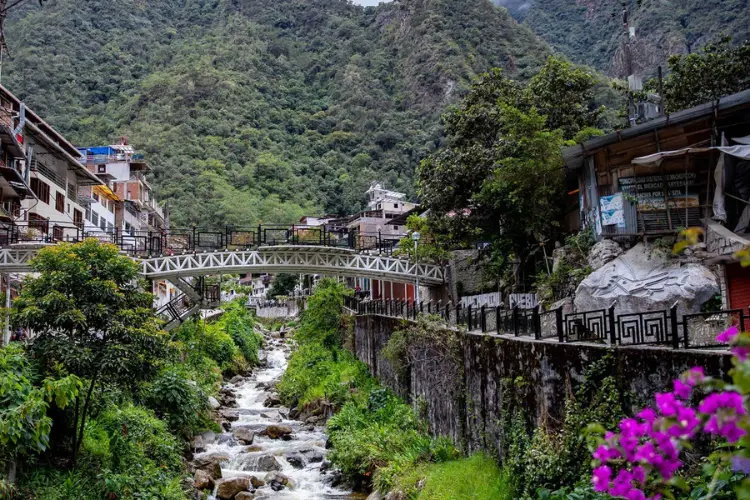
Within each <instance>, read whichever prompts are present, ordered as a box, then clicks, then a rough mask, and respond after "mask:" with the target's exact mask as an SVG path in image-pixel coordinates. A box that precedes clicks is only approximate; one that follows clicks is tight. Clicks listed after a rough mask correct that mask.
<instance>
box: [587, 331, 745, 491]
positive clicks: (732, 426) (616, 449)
mask: <svg viewBox="0 0 750 500" xmlns="http://www.w3.org/2000/svg"><path fill="white" fill-rule="evenodd" d="M738 334H739V332H738V331H737V329H736V328H730V329H729V330H727V331H726V332H724V333H722V334H720V335H719V336H718V337H717V340H719V341H721V342H726V343H730V342H733V341H734V340H735V339H736V338H737V336H738ZM735 349H737V348H735ZM735 357H736V358H737V359H738V360H739V361H741V362H744V361H745V360H746V359H747V356H745V357H744V358H743V356H740V355H738V354H737V353H735ZM704 381H706V376H705V374H704V371H703V369H702V368H700V367H697V368H693V369H691V370H690V371H688V372H686V373H685V374H683V375H682V376H681V377H680V379H678V380H675V381H674V385H673V391H672V392H666V393H658V394H656V396H655V399H656V409H651V408H646V409H644V410H642V411H641V412H640V413H639V414H638V415H636V417H635V418H626V419H624V420H622V421H621V422H620V425H619V431H620V432H619V433H618V434H615V433H612V432H608V433H607V434H606V435H605V436H604V442H603V443H602V444H601V445H599V447H598V448H597V449H596V451H595V452H594V454H593V458H594V460H595V462H596V465H597V466H596V467H595V468H594V471H593V475H592V483H593V485H594V489H595V490H596V491H598V492H602V493H605V492H606V493H609V494H610V495H611V496H613V497H618V498H625V499H627V500H660V499H661V498H662V495H661V493H659V491H660V487H661V486H663V485H664V484H665V483H666V482H667V481H669V480H670V479H671V478H672V477H674V475H675V473H676V471H677V470H678V469H679V468H680V467H681V466H682V461H681V460H680V452H681V450H682V449H683V448H685V445H686V444H688V443H689V441H690V440H691V439H693V438H694V437H695V436H696V434H697V433H698V432H700V431H701V430H703V432H706V433H709V434H713V435H716V436H721V437H723V438H724V439H725V440H726V441H727V442H728V443H730V444H733V443H736V442H737V441H739V440H740V439H741V438H742V437H743V436H744V435H745V434H746V433H747V431H746V430H745V427H747V420H746V417H747V410H746V408H745V403H744V398H743V396H742V395H741V394H740V393H738V392H735V391H723V392H714V393H711V394H709V395H708V396H707V397H706V398H705V399H703V401H702V402H701V403H700V404H699V405H698V408H697V410H696V409H694V408H692V407H690V406H689V404H688V403H689V400H690V397H691V394H692V391H693V389H694V388H695V387H696V386H697V385H699V384H702V383H703V382H704ZM648 495H650V496H648Z"/></svg>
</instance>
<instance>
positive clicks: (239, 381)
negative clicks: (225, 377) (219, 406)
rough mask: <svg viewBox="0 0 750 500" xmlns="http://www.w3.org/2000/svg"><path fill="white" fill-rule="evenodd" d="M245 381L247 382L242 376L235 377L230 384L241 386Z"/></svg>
mask: <svg viewBox="0 0 750 500" xmlns="http://www.w3.org/2000/svg"><path fill="white" fill-rule="evenodd" d="M244 380H245V377H243V376H242V375H235V376H234V377H232V378H231V379H230V380H229V383H230V384H239V383H241V382H243V381H244Z"/></svg>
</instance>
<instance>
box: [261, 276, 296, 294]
mask: <svg viewBox="0 0 750 500" xmlns="http://www.w3.org/2000/svg"><path fill="white" fill-rule="evenodd" d="M298 282H299V276H297V275H296V274H289V273H279V274H277V275H276V277H275V278H274V280H273V284H272V285H271V289H270V290H268V292H267V293H266V296H267V297H268V298H269V299H272V298H274V297H279V296H283V297H288V296H289V295H292V293H293V292H294V287H296V286H297V283H298Z"/></svg>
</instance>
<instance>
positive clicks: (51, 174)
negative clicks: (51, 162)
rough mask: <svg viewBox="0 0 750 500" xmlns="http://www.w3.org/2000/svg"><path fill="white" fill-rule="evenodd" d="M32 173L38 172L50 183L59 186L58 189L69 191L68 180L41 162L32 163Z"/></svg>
mask: <svg viewBox="0 0 750 500" xmlns="http://www.w3.org/2000/svg"><path fill="white" fill-rule="evenodd" d="M31 171H32V172H37V173H39V174H41V175H43V176H44V177H46V178H47V179H49V180H50V181H52V182H54V183H55V184H57V186H58V187H60V188H62V189H64V190H67V188H68V182H67V179H66V178H65V177H64V176H61V175H60V174H58V173H57V172H55V171H54V170H52V169H51V168H49V167H48V166H46V165H45V164H43V163H41V162H40V161H39V160H32V161H31Z"/></svg>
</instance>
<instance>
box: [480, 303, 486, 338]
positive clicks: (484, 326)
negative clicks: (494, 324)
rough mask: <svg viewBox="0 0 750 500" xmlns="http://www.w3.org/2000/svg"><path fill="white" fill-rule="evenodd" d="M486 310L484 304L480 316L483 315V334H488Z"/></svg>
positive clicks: (481, 318)
mask: <svg viewBox="0 0 750 500" xmlns="http://www.w3.org/2000/svg"><path fill="white" fill-rule="evenodd" d="M485 310H486V307H485V306H484V304H483V305H482V307H481V308H480V315H481V316H480V321H481V324H482V333H487V316H485Z"/></svg>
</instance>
